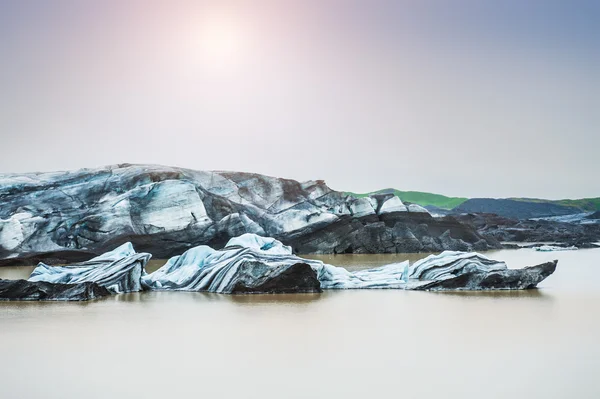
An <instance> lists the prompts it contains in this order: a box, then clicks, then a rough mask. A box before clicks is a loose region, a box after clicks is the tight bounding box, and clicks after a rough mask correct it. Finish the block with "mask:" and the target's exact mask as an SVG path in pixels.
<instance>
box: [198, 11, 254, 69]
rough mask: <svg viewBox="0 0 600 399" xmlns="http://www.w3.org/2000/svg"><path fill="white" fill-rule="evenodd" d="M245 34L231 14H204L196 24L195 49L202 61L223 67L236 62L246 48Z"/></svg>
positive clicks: (238, 21)
mask: <svg viewBox="0 0 600 399" xmlns="http://www.w3.org/2000/svg"><path fill="white" fill-rule="evenodd" d="M246 34H247V32H245V29H244V28H243V26H242V23H241V21H240V20H239V19H237V18H235V17H234V16H233V15H221V14H208V15H205V16H204V18H202V19H201V21H200V23H199V25H198V26H197V34H196V40H197V49H196V51H199V52H200V54H199V55H200V57H201V59H202V61H203V62H204V63H208V64H215V65H216V66H223V67H224V66H228V65H232V64H236V63H238V62H239V61H240V60H241V58H242V56H243V53H244V52H245V51H246V50H247V37H246V36H245V35H246Z"/></svg>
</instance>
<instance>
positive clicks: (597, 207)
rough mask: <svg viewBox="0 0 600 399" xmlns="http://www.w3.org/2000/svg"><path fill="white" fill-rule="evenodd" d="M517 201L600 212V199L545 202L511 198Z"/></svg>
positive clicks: (535, 199)
mask: <svg viewBox="0 0 600 399" xmlns="http://www.w3.org/2000/svg"><path fill="white" fill-rule="evenodd" d="M511 199H513V200H516V201H528V202H544V203H551V204H556V205H565V206H574V207H577V208H579V209H581V210H583V211H587V212H595V211H600V198H582V199H563V200H545V199H540V198H511Z"/></svg>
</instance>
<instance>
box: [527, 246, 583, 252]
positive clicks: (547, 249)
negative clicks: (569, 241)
mask: <svg viewBox="0 0 600 399" xmlns="http://www.w3.org/2000/svg"><path fill="white" fill-rule="evenodd" d="M578 249H579V248H577V247H576V246H570V247H558V246H554V245H542V246H539V247H535V250H536V251H540V252H554V251H576V250H578Z"/></svg>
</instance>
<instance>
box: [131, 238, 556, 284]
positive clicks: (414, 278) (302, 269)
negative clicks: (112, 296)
mask: <svg viewBox="0 0 600 399" xmlns="http://www.w3.org/2000/svg"><path fill="white" fill-rule="evenodd" d="M555 269H556V261H554V262H548V263H546V264H543V265H538V266H533V267H529V268H524V269H518V270H516V269H508V267H507V266H506V264H505V263H504V262H499V261H495V260H492V259H489V258H487V257H485V256H483V255H480V254H477V253H468V252H456V251H445V252H442V253H441V254H439V255H430V256H428V257H427V258H425V259H423V260H420V261H418V262H415V263H414V264H413V265H409V262H408V261H405V262H399V263H392V264H389V265H385V266H381V267H376V268H371V269H366V270H360V271H356V272H350V271H348V270H346V269H344V268H342V267H336V266H333V265H329V264H326V263H323V262H321V261H317V260H312V259H303V258H301V257H299V256H296V255H294V254H293V253H292V249H291V248H290V247H288V246H285V245H283V244H282V243H281V242H279V241H277V240H276V239H274V238H268V237H261V236H258V235H256V234H250V233H248V234H243V235H241V236H239V237H235V238H232V239H231V240H229V242H228V243H227V245H226V246H225V248H223V249H222V250H215V249H212V248H210V247H208V246H205V245H201V246H198V247H195V248H192V249H190V250H188V251H186V252H185V253H184V254H183V255H180V256H175V257H173V258H171V259H169V261H168V262H167V263H166V264H165V265H164V266H163V267H161V268H160V269H158V270H157V271H155V272H154V273H150V274H144V275H143V276H142V278H141V281H142V285H143V287H144V288H146V289H149V290H178V291H208V292H216V293H228V294H233V293H258V292H261V293H270V292H318V291H320V290H322V289H323V290H328V289H407V290H487V289H526V288H533V287H535V286H536V285H537V284H538V283H539V282H540V281H542V280H543V279H545V278H546V277H548V276H549V275H550V274H552V273H553V272H554V270H555Z"/></svg>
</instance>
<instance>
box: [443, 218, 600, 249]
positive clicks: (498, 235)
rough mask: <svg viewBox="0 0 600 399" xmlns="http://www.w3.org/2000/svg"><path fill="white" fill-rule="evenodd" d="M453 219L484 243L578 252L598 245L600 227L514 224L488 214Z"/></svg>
mask: <svg viewBox="0 0 600 399" xmlns="http://www.w3.org/2000/svg"><path fill="white" fill-rule="evenodd" d="M449 217H454V218H456V219H457V220H459V221H460V222H461V223H464V224H468V225H470V226H472V227H473V228H474V229H475V230H477V231H478V232H479V233H480V234H481V235H482V236H484V237H486V238H487V239H488V240H497V241H500V242H521V243H527V242H529V243H532V242H557V243H563V244H564V245H565V246H571V245H574V246H576V247H579V248H590V247H595V245H593V243H595V242H599V241H600V224H597V223H588V224H580V223H567V222H559V221H554V220H517V219H510V218H505V217H502V216H498V215H494V214H489V213H474V214H473V213H471V214H463V215H456V216H449Z"/></svg>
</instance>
